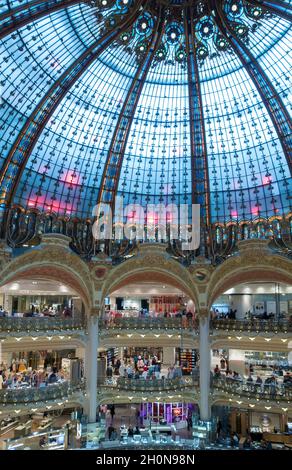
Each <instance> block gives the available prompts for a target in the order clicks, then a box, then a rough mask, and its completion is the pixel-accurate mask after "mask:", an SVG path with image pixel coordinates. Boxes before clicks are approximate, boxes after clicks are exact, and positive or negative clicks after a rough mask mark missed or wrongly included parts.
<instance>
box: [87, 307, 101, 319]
mask: <svg viewBox="0 0 292 470" xmlns="http://www.w3.org/2000/svg"><path fill="white" fill-rule="evenodd" d="M100 315H101V311H100V307H92V308H91V309H90V310H89V316H90V317H91V318H99V317H100Z"/></svg>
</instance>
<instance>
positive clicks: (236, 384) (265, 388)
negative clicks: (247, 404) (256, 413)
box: [213, 377, 292, 401]
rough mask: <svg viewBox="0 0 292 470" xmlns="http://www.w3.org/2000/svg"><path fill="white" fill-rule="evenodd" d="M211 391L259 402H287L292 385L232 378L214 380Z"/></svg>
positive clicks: (290, 395)
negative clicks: (253, 399) (260, 382)
mask: <svg viewBox="0 0 292 470" xmlns="http://www.w3.org/2000/svg"><path fill="white" fill-rule="evenodd" d="M213 390H218V391H221V392H224V393H226V394H227V395H228V396H230V395H231V394H234V395H239V396H242V397H248V398H255V399H259V400H272V401H289V400H291V398H292V384H257V383H249V382H247V381H246V380H238V379H233V378H228V377H227V378H225V377H224V378H214V379H213Z"/></svg>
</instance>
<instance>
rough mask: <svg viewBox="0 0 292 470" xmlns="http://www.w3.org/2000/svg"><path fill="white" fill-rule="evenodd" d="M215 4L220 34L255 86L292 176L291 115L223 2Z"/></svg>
mask: <svg viewBox="0 0 292 470" xmlns="http://www.w3.org/2000/svg"><path fill="white" fill-rule="evenodd" d="M213 3H214V10H215V15H216V22H217V26H218V28H219V30H220V33H221V34H222V35H223V36H224V37H225V38H226V39H227V41H228V42H229V44H230V46H231V47H232V48H233V50H234V52H235V53H236V54H237V56H238V57H239V59H240V61H241V63H242V65H243V66H244V68H245V69H246V71H247V72H248V74H249V76H250V78H251V80H252V81H253V83H254V84H255V86H256V89H257V91H258V93H259V94H260V96H261V98H262V100H263V103H264V105H265V107H266V109H267V111H268V113H269V115H270V118H271V120H272V122H273V125H274V127H275V130H276V132H277V135H278V137H279V140H280V142H281V144H282V148H283V152H284V154H285V157H286V160H287V163H288V166H289V169H290V173H291V175H292V122H291V118H290V116H289V113H288V111H287V109H286V107H285V105H284V103H283V102H282V100H281V98H280V96H279V94H278V92H277V90H276V89H275V87H274V86H273V85H272V83H271V82H270V80H269V78H268V77H267V75H266V74H265V72H264V71H263V69H262V68H261V66H260V64H259V63H258V61H257V59H256V58H255V57H254V56H253V55H252V54H251V52H250V51H249V49H248V47H246V45H245V44H244V42H243V41H242V40H240V39H239V38H238V37H237V36H236V34H235V32H234V31H233V30H232V28H231V27H230V25H229V23H228V21H227V19H226V17H225V14H224V9H223V2H222V0H221V1H220V2H213ZM218 3H219V5H218Z"/></svg>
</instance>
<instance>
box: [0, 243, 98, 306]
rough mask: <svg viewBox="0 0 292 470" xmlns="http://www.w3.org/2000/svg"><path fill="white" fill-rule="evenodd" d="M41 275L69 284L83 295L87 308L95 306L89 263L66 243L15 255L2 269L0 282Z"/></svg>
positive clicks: (42, 277) (4, 282)
mask: <svg viewBox="0 0 292 470" xmlns="http://www.w3.org/2000/svg"><path fill="white" fill-rule="evenodd" d="M34 276H37V277H38V278H40V279H53V280H56V281H61V282H63V283H64V284H67V285H68V286H69V287H71V288H72V289H74V290H75V292H77V293H78V294H79V295H80V297H81V298H82V300H83V302H84V304H85V307H86V309H87V310H88V309H90V308H91V307H92V299H93V284H92V280H91V277H90V272H89V269H88V267H87V265H86V264H85V263H84V262H83V261H82V260H81V259H80V258H79V257H78V256H77V255H76V254H74V253H73V252H71V251H70V250H69V249H67V248H66V247H63V246H58V245H49V246H42V249H41V250H39V249H31V250H29V251H28V252H26V253H24V254H23V255H20V256H18V257H17V258H13V259H12V260H11V261H9V262H8V263H7V264H5V266H4V268H3V269H2V271H1V272H0V285H1V286H3V285H4V284H6V283H8V282H12V281H16V280H18V279H27V278H29V277H30V278H31V277H34Z"/></svg>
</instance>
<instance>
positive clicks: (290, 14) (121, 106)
mask: <svg viewBox="0 0 292 470" xmlns="http://www.w3.org/2000/svg"><path fill="white" fill-rule="evenodd" d="M0 11H1V12H0V25H1V27H0V31H1V32H0V37H1V49H2V60H1V64H2V72H1V87H2V93H1V94H2V102H1V109H0V111H1V114H0V116H1V117H0V119H1V122H0V126H1V152H0V153H1V156H0V160H1V162H0V163H1V173H0V181H1V191H0V204H1V208H2V211H5V210H6V209H7V208H9V207H11V206H13V205H20V206H21V207H23V208H25V209H32V210H34V209H36V210H38V211H41V212H42V211H44V212H54V213H56V214H59V215H67V216H70V217H71V216H77V217H79V218H82V219H84V218H86V217H90V216H91V215H92V209H93V207H94V206H95V205H96V204H97V203H98V202H101V201H102V202H107V203H110V204H113V200H114V196H115V195H116V194H118V195H121V196H123V198H124V203H125V204H128V203H137V204H142V205H143V206H145V205H146V204H153V203H155V204H156V203H165V204H171V203H177V204H179V203H191V202H195V203H200V204H201V205H202V208H203V211H204V214H205V216H206V218H207V221H209V222H228V221H234V220H235V221H240V220H243V219H244V220H251V219H255V218H257V217H259V216H261V217H270V216H273V215H282V214H284V213H288V212H289V211H290V210H291V195H290V194H291V193H290V192H289V188H291V167H292V164H291V120H290V98H291V88H290V83H289V78H290V71H289V69H290V65H291V57H290V58H289V54H290V53H291V43H292V40H291V18H292V8H291V4H290V2H289V1H284V0H282V1H277V2H276V1H265V0H263V1H252V0H250V1H244V0H224V1H223V0H222V1H212V0H201V1H183V0H173V1H171V0H160V1H159V0H144V1H143V0H98V1H95V2H86V1H84V2H82V1H74V0H73V1H70V0H51V1H50V0H48V1H46V2H42V1H32V0H31V1H30V2H29V1H24V0H23V1H14V0H10V1H9V2H8V1H4V0H3V1H2V2H1V10H0Z"/></svg>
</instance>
